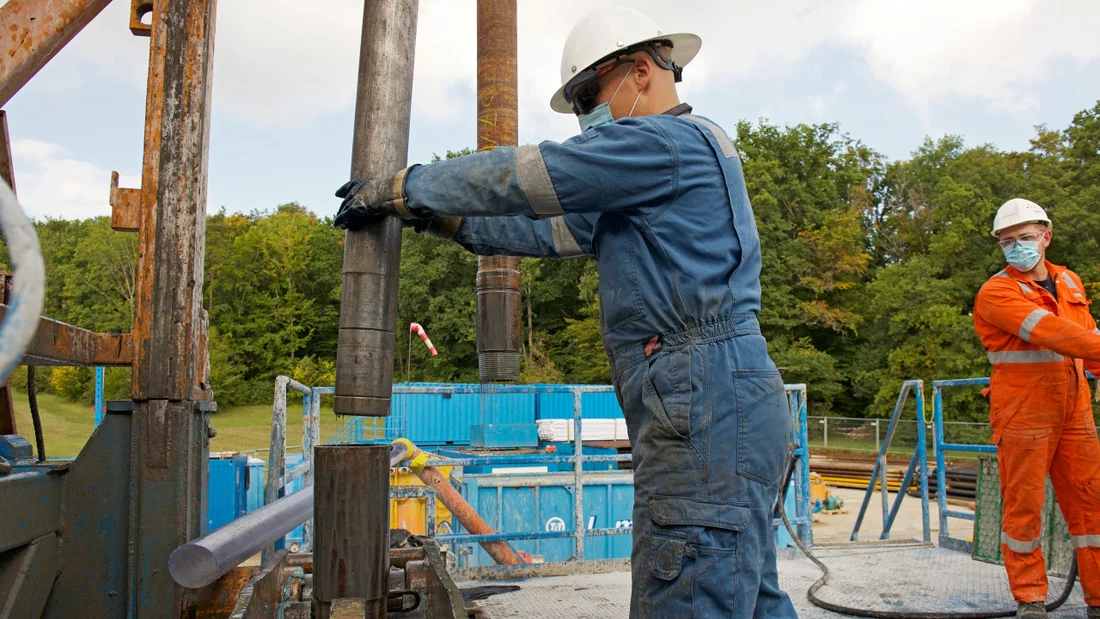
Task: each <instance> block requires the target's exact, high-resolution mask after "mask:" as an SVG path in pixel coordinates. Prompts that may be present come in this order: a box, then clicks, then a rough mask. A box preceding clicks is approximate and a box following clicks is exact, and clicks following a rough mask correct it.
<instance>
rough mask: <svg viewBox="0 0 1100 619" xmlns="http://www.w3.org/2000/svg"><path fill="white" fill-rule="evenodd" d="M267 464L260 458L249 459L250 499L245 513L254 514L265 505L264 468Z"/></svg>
mask: <svg viewBox="0 0 1100 619" xmlns="http://www.w3.org/2000/svg"><path fill="white" fill-rule="evenodd" d="M266 466H267V463H266V462H264V461H263V460H260V459H259V458H252V457H249V458H248V485H247V486H246V488H247V492H246V495H247V497H248V500H247V506H246V507H245V513H252V512H254V511H256V510H257V509H260V508H261V507H263V505H264V467H266Z"/></svg>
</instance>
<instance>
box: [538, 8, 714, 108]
mask: <svg viewBox="0 0 1100 619" xmlns="http://www.w3.org/2000/svg"><path fill="white" fill-rule="evenodd" d="M651 41H667V42H668V43H669V44H671V45H672V50H671V56H672V62H674V63H676V65H677V66H679V67H684V66H685V65H687V63H689V62H691V60H692V58H695V55H696V54H698V53H699V48H700V47H701V46H702V45H703V41H702V39H700V38H699V37H698V36H696V35H694V34H687V33H676V34H665V33H664V32H663V31H661V29H660V28H658V27H657V22H655V21H653V20H652V19H650V18H648V17H646V16H645V15H642V14H641V13H639V12H638V11H635V10H634V9H630V8H626V7H621V6H612V7H607V8H605V9H600V10H598V11H594V12H592V13H589V14H588V15H586V16H585V17H583V18H581V20H580V21H579V22H577V25H576V26H574V27H573V31H572V32H570V33H569V38H568V39H566V40H565V49H564V50H563V51H562V54H561V87H560V88H558V91H557V92H555V93H554V96H553V97H551V99H550V107H551V108H552V109H553V110H554V111H555V112H561V113H562V114H572V113H573V108H572V106H570V104H569V103H568V102H567V101H566V100H565V86H566V84H568V83H569V80H571V79H573V78H574V77H575V76H576V75H577V74H578V73H580V72H581V71H584V70H585V69H588V68H589V67H591V66H592V65H594V64H596V63H597V62H599V61H601V60H603V59H605V58H607V57H609V56H612V55H614V54H615V53H616V52H622V51H624V50H626V49H627V48H629V47H633V46H635V45H639V44H641V43H648V42H651Z"/></svg>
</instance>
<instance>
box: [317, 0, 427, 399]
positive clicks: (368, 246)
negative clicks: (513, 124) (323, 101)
mask: <svg viewBox="0 0 1100 619" xmlns="http://www.w3.org/2000/svg"><path fill="white" fill-rule="evenodd" d="M418 6H419V1H418V0H366V1H365V2H364V8H363V36H362V45H361V47H360V51H359V86H358V92H357V93H356V100H355V134H354V137H353V139H352V152H351V175H352V177H353V178H364V177H365V178H386V177H389V176H392V175H393V174H394V173H396V172H397V171H398V170H400V169H401V168H404V167H405V166H406V165H407V163H408V155H409V119H410V117H411V115H412V77H413V55H414V51H415V49H416V16H417V9H418ZM400 266H401V222H400V221H398V220H397V219H395V218H392V217H388V218H386V219H385V220H383V221H382V222H380V223H378V224H376V225H372V226H368V227H367V228H365V229H363V230H359V231H356V232H348V233H347V236H346V237H345V238H344V287H343V296H342V297H341V299H340V333H339V336H338V340H337V345H336V397H335V399H334V402H333V410H334V411H335V412H336V414H337V415H366V416H374V417H385V416H386V415H389V414H390V394H391V392H392V388H393V349H394V342H395V337H394V327H395V326H396V323H397V287H398V271H399V269H400Z"/></svg>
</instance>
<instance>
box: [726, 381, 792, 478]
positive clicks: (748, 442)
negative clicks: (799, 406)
mask: <svg viewBox="0 0 1100 619" xmlns="http://www.w3.org/2000/svg"><path fill="white" fill-rule="evenodd" d="M733 384H734V389H735V392H736V398H737V405H736V406H737V410H736V413H737V473H738V474H740V475H741V476H743V477H745V478H747V479H751V480H753V481H755V482H758V483H761V484H765V485H769V486H770V485H771V484H774V483H776V481H777V480H778V479H779V475H780V474H781V473H782V470H781V469H782V468H783V459H784V458H785V456H786V454H787V445H788V444H789V443H790V437H791V413H790V408H789V406H788V404H787V395H786V392H785V391H784V388H783V380H782V379H781V378H780V377H779V372H777V371H775V370H734V372H733Z"/></svg>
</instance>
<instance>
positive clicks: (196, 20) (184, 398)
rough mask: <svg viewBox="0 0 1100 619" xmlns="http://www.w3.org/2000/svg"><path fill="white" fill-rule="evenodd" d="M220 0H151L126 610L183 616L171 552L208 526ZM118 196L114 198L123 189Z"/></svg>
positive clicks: (138, 617) (137, 617)
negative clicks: (210, 184) (213, 125)
mask: <svg viewBox="0 0 1100 619" xmlns="http://www.w3.org/2000/svg"><path fill="white" fill-rule="evenodd" d="M215 13H216V0H156V2H154V4H153V12H152V23H151V26H150V33H151V40H150V49H149V78H148V86H147V90H146V105H145V152H144V158H143V162H142V176H141V198H140V208H139V209H138V218H137V226H136V227H137V229H138V262H137V282H136V289H137V295H136V298H135V302H134V332H133V346H134V355H133V356H134V358H133V380H132V382H131V388H130V391H131V397H132V399H133V400H134V410H133V414H132V423H133V430H132V432H131V446H130V453H131V465H130V468H131V471H132V473H131V484H130V501H129V510H130V512H129V518H128V521H129V526H130V533H129V535H130V539H129V548H130V550H129V553H128V565H127V569H128V572H129V578H130V582H131V583H132V584H131V586H130V587H129V589H128V590H127V592H126V594H127V595H128V599H127V605H128V615H127V616H129V617H133V618H134V619H145V618H152V617H180V616H184V607H185V605H186V603H187V596H186V594H185V591H184V590H183V589H181V588H180V587H177V586H176V585H175V583H174V582H172V579H171V576H170V575H169V571H168V570H167V569H166V566H167V564H168V557H169V555H171V553H172V551H173V550H175V549H176V548H177V547H178V546H180V545H181V544H183V543H185V542H187V541H188V540H190V539H194V538H196V537H199V536H201V535H202V534H203V533H204V532H205V529H206V521H205V514H206V506H205V501H206V499H205V497H206V485H207V471H206V461H207V458H208V454H209V448H210V446H209V430H210V428H209V415H208V414H206V413H205V412H204V411H205V410H206V409H205V408H204V407H203V406H201V405H200V403H199V402H198V400H199V399H201V398H202V397H204V396H203V394H202V393H201V391H200V387H199V385H200V384H201V382H202V380H203V373H204V366H205V361H206V360H205V358H203V357H204V356H205V354H204V340H205V337H206V335H205V328H206V325H205V321H204V320H203V309H202V285H203V258H204V255H205V250H206V187H207V169H208V153H209V137H210V100H211V87H212V82H213V79H212V77H213V76H212V71H213V57H214V22H215ZM117 197H118V196H117V194H116V198H117Z"/></svg>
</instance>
